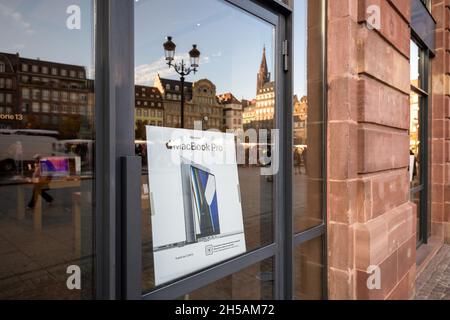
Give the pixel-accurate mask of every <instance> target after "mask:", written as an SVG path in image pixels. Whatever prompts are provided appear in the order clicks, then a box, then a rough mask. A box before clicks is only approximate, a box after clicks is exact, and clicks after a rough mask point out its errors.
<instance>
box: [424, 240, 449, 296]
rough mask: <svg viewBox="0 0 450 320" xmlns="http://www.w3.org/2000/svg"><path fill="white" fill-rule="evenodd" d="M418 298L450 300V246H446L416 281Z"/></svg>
mask: <svg viewBox="0 0 450 320" xmlns="http://www.w3.org/2000/svg"><path fill="white" fill-rule="evenodd" d="M416 300H450V246H444V247H442V249H441V250H440V251H439V252H438V253H437V255H436V256H435V257H434V258H433V260H431V262H430V264H429V265H428V266H427V268H426V269H425V270H424V271H423V272H422V274H421V275H420V277H419V278H418V279H417V282H416Z"/></svg>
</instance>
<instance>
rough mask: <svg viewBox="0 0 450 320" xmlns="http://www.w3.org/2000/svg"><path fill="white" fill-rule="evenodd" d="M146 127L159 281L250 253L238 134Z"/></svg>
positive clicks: (164, 281)
mask: <svg viewBox="0 0 450 320" xmlns="http://www.w3.org/2000/svg"><path fill="white" fill-rule="evenodd" d="M146 129H147V147H148V167H149V186H150V197H149V198H150V208H151V212H152V217H151V220H152V235H153V252H154V253H153V254H154V264H155V282H156V285H157V286H158V285H161V284H165V283H167V282H170V281H173V280H175V279H178V278H180V277H183V276H185V275H188V274H191V273H193V272H195V271H198V270H201V269H204V268H206V267H208V266H211V265H214V264H217V263H220V262H222V261H224V260H227V259H230V258H232V257H235V256H237V255H240V254H242V253H245V251H246V245H245V234H244V224H243V219H242V206H241V199H240V198H241V196H240V187H239V179H238V170H237V163H236V147H235V140H234V135H232V134H226V133H220V132H205V131H194V130H184V129H174V128H162V127H152V126H148V127H147V128H146Z"/></svg>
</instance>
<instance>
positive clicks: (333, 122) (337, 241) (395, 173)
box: [328, 0, 417, 299]
mask: <svg viewBox="0 0 450 320" xmlns="http://www.w3.org/2000/svg"><path fill="white" fill-rule="evenodd" d="M409 3H410V1H409V0H408V1H406V0H392V1H389V0H361V1H358V0H332V1H328V86H329V92H328V95H329V100H328V114H329V123H328V135H329V136H328V155H329V159H328V160H329V161H328V163H329V165H328V166H329V168H328V177H329V182H328V183H329V189H328V190H329V198H328V204H329V206H328V226H329V229H328V230H329V234H328V237H329V239H328V246H329V248H328V252H329V257H328V268H329V269H328V271H329V298H330V299H408V298H411V297H413V296H414V283H415V273H416V269H415V268H416V266H415V260H416V223H417V222H416V207H415V205H414V204H412V203H411V202H410V201H409V176H408V166H409V131H408V130H409V91H410V77H409V69H410V65H409V50H410V26H409V23H410V4H409ZM370 5H377V6H378V7H379V8H380V10H381V17H382V20H381V24H380V27H381V28H380V29H379V30H374V29H370V28H368V27H367V25H366V19H367V16H366V11H367V7H368V6H370ZM369 266H377V267H378V268H379V270H380V272H381V288H380V289H372V290H371V289H369V288H368V286H367V280H368V277H369V276H370V275H371V274H368V273H367V270H368V267H369Z"/></svg>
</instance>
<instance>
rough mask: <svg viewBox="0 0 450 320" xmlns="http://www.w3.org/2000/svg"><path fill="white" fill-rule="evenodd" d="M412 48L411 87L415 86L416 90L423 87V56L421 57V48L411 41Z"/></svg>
mask: <svg viewBox="0 0 450 320" xmlns="http://www.w3.org/2000/svg"><path fill="white" fill-rule="evenodd" d="M410 44H411V48H410V52H411V53H410V66H411V72H410V77H411V85H413V86H414V87H416V88H421V87H422V71H421V67H420V64H421V60H422V59H421V55H420V49H419V46H418V45H417V44H416V43H415V42H414V41H412V40H411V42H410Z"/></svg>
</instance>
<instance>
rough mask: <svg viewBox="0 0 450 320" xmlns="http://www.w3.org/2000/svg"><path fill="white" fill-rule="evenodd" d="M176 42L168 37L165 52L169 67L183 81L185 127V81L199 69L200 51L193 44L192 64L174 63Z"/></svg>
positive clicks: (182, 61)
mask: <svg viewBox="0 0 450 320" xmlns="http://www.w3.org/2000/svg"><path fill="white" fill-rule="evenodd" d="M176 47H177V46H176V44H175V43H173V41H172V37H167V42H165V43H164V54H165V56H166V61H167V65H168V66H169V68H172V67H173V68H174V70H175V72H176V73H178V74H179V75H180V81H181V128H184V81H185V77H187V76H188V75H189V74H190V73H191V72H193V73H194V74H195V73H196V72H197V71H198V70H197V69H198V67H199V63H200V51H198V49H197V45H196V44H194V45H192V50H191V51H189V57H190V63H191V66H190V67H188V66H187V65H186V63H185V62H184V60H181V62H180V63H174V62H173V61H174V60H175V49H176Z"/></svg>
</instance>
